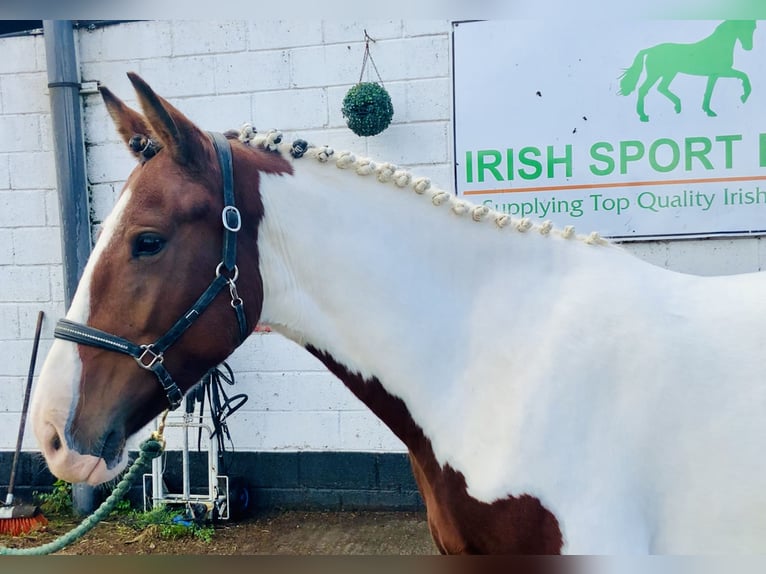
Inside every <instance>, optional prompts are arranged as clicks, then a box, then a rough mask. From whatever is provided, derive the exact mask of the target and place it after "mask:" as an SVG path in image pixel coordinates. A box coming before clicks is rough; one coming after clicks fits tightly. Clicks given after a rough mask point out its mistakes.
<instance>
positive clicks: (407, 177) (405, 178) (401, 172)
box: [394, 169, 412, 187]
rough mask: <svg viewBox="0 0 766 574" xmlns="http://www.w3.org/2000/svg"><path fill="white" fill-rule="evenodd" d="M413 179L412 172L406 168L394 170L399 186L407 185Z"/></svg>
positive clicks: (395, 180)
mask: <svg viewBox="0 0 766 574" xmlns="http://www.w3.org/2000/svg"><path fill="white" fill-rule="evenodd" d="M411 181H412V174H411V173H410V172H409V171H407V170H405V169H398V170H396V171H395V172H394V183H395V184H396V185H397V187H407V186H408V185H409V184H410V182H411Z"/></svg>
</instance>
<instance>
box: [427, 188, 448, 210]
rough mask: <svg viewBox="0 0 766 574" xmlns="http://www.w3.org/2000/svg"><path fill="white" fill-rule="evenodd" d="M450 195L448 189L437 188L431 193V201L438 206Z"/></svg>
mask: <svg viewBox="0 0 766 574" xmlns="http://www.w3.org/2000/svg"><path fill="white" fill-rule="evenodd" d="M450 197H451V195H450V194H449V193H447V192H446V191H442V190H440V189H436V190H434V191H433V192H432V193H431V203H433V204H434V205H437V206H438V205H441V204H442V203H444V202H445V201H447V200H448V199H449V198H450Z"/></svg>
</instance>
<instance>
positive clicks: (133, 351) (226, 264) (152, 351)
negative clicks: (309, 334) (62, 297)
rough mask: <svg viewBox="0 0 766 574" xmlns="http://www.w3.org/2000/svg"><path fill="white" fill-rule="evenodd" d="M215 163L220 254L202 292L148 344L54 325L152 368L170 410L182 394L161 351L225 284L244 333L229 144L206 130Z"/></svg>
mask: <svg viewBox="0 0 766 574" xmlns="http://www.w3.org/2000/svg"><path fill="white" fill-rule="evenodd" d="M209 135H210V137H211V139H212V140H213V145H214V146H215V151H216V154H217V156H218V162H219V163H220V165H221V173H222V175H223V200H224V207H223V211H222V213H221V219H222V222H223V256H222V260H221V262H220V263H219V264H218V266H217V267H216V269H215V279H213V281H212V282H211V283H210V285H209V286H208V288H207V289H206V290H205V292H204V293H202V295H201V296H200V298H199V299H197V302H196V303H194V305H192V306H191V307H190V308H189V310H188V311H187V312H186V313H184V315H183V316H182V317H181V318H180V319H178V321H176V323H175V324H174V325H173V326H172V327H171V328H170V329H169V330H168V332H167V333H165V334H164V335H163V336H162V337H160V338H159V339H157V341H155V342H154V343H151V344H148V345H138V344H136V343H133V342H131V341H128V340H127V339H123V338H122V337H118V336H117V335H112V334H111V333H107V332H105V331H101V330H99V329H95V328H93V327H90V326H88V325H82V324H80V323H75V322H74V321H70V320H68V319H60V320H59V322H58V324H57V325H56V329H55V331H54V336H55V337H56V338H58V339H63V340H65V341H71V342H73V343H78V344H80V345H88V346H91V347H98V348H100V349H106V350H107V351H115V352H117V353H123V354H125V355H130V356H131V357H133V358H134V359H135V360H136V362H137V363H138V364H139V366H140V367H141V368H142V369H146V370H148V371H152V372H153V373H154V374H155V375H156V376H157V379H158V380H159V382H160V385H162V388H163V390H164V391H165V395H166V396H167V398H168V402H169V403H170V409H171V410H174V409H176V408H178V406H179V405H180V404H181V400H182V399H183V393H182V392H181V389H180V388H179V387H178V384H177V383H176V382H175V381H174V380H173V378H172V377H171V376H170V373H169V372H168V371H167V369H166V368H165V365H163V361H164V359H165V355H164V353H165V351H167V350H168V348H169V347H170V346H171V345H173V343H175V342H176V341H177V340H178V339H179V338H180V337H181V335H183V334H184V333H185V332H186V330H187V329H188V328H189V327H191V326H192V324H193V323H194V321H196V320H197V318H199V316H200V315H201V314H202V313H203V312H204V311H205V309H207V308H208V307H209V306H210V304H211V303H212V302H213V300H214V299H215V298H216V297H217V296H218V294H219V293H220V292H221V290H223V288H224V287H226V286H227V285H228V287H229V293H230V295H231V306H232V307H233V308H234V311H235V313H236V316H237V322H238V324H239V336H240V342H241V341H244V340H245V338H246V337H247V336H248V334H249V333H248V329H247V319H246V317H245V309H244V304H243V302H242V299H241V298H240V297H239V295H238V294H237V285H236V281H237V277H238V276H239V270H238V269H237V264H236V261H237V232H238V231H239V230H240V228H241V226H242V218H241V216H240V213H239V210H238V209H237V208H236V206H235V205H234V174H233V169H232V159H231V146H230V145H229V142H228V140H227V139H226V137H225V136H224V135H223V134H219V133H213V132H210V134H209Z"/></svg>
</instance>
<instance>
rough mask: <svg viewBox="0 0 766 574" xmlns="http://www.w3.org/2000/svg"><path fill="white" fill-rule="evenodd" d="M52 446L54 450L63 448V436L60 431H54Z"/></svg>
mask: <svg viewBox="0 0 766 574" xmlns="http://www.w3.org/2000/svg"><path fill="white" fill-rule="evenodd" d="M51 448H52V449H53V451H54V452H56V451H58V450H59V449H60V448H61V437H60V436H59V433H54V435H53V437H52V438H51Z"/></svg>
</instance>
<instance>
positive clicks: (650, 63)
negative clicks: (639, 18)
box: [617, 20, 755, 122]
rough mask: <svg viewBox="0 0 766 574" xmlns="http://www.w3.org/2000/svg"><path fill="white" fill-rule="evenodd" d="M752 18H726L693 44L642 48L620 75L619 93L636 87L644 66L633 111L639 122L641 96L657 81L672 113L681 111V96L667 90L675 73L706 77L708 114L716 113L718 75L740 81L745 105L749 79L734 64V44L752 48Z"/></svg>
mask: <svg viewBox="0 0 766 574" xmlns="http://www.w3.org/2000/svg"><path fill="white" fill-rule="evenodd" d="M754 31H755V21H753V20H726V21H725V22H722V23H721V24H719V25H718V26H717V27H716V29H715V30H714V31H713V33H712V34H710V36H708V37H707V38H704V39H703V40H700V41H699V42H695V43H692V44H673V43H663V44H657V45H656V46H652V47H651V48H646V49H645V50H641V51H640V52H639V53H638V54H637V55H636V57H635V59H634V60H633V64H632V65H631V66H630V68H628V69H627V70H626V71H625V72H624V73H623V74H622V75H621V76H620V90H619V91H618V92H617V93H618V94H619V95H622V96H628V95H630V94H631V93H632V92H633V90H634V89H635V88H636V85H637V84H638V78H639V76H640V75H641V70H642V69H644V68H646V78H645V79H644V81H643V83H642V84H641V86H640V87H639V88H638V99H637V101H636V112H637V113H638V117H639V119H640V120H641V121H642V122H648V121H649V116H647V115H646V113H645V111H644V98H646V94H647V93H649V90H650V89H651V88H652V86H654V84H655V83H656V82H657V80H660V83H659V85H658V86H657V91H658V92H659V93H661V94H662V95H664V96H665V97H666V98H668V99H669V100H670V101H671V102H672V103H673V109H675V112H676V113H677V114H678V113H681V99H680V98H679V97H678V96H677V95H676V94H674V93H673V92H671V91H670V83H671V82H672V81H673V79H674V78H675V77H676V75H677V74H689V75H692V76H707V85H706V87H705V95H704V97H703V98H702V110H703V111H704V112H705V113H706V114H707V115H708V116H709V117H715V116H716V115H717V114H716V113H715V112H714V111H713V110H712V109H711V108H710V98H711V97H712V96H713V88H715V84H716V82H717V81H718V78H736V79H738V80H740V81H741V82H742V96H741V97H740V99H741V100H742V103H743V104H744V103H745V102H746V101H747V99H748V98H749V97H750V92H751V86H750V78H748V76H747V74H745V73H744V72H742V71H740V70H737V69H735V68H734V67H733V65H734V45H735V43H736V42H737V41H739V43H740V45H741V46H742V49H743V50H746V51H749V50H752V48H753V32H754Z"/></svg>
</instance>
